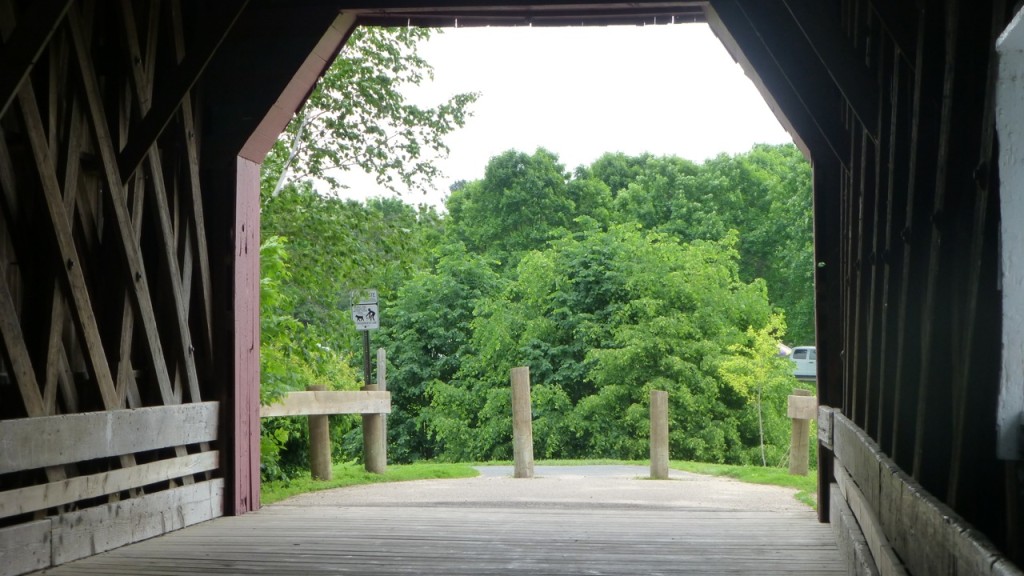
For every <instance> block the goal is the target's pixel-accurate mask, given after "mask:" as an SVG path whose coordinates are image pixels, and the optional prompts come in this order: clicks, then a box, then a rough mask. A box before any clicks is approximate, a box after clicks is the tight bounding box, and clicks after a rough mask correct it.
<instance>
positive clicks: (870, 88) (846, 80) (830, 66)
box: [784, 0, 879, 142]
mask: <svg viewBox="0 0 1024 576" xmlns="http://www.w3.org/2000/svg"><path fill="white" fill-rule="evenodd" d="M784 2H785V5H786V8H787V9H788V10H789V13H790V14H791V15H792V16H793V20H795V21H796V24H797V26H799V28H800V31H801V32H803V34H804V36H805V37H806V38H807V42H808V43H809V44H810V45H811V48H812V49H813V50H814V53H815V54H816V55H817V56H818V58H819V59H820V60H821V62H822V64H824V66H825V69H826V70H827V71H828V74H829V75H830V76H831V78H832V81H833V82H835V84H836V86H837V87H838V88H839V91H840V92H842V94H843V96H844V97H845V98H846V101H847V102H849V103H850V107H851V108H852V109H853V113H854V114H856V115H857V118H858V119H860V122H861V124H863V125H864V127H865V129H867V130H868V131H869V134H870V136H871V138H872V140H875V141H876V142H877V141H878V110H879V106H878V92H879V83H878V81H877V79H875V78H872V76H871V74H870V72H869V71H868V69H867V67H866V66H865V65H864V59H863V58H861V57H858V55H857V54H856V52H855V51H854V49H853V44H852V42H850V40H849V39H848V38H846V37H845V36H844V35H843V34H842V33H841V28H840V26H839V22H836V21H833V19H832V18H831V16H830V14H829V13H828V8H827V7H826V5H825V4H823V3H822V2H820V0H784Z"/></svg>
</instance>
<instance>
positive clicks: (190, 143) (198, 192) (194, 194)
mask: <svg viewBox="0 0 1024 576" xmlns="http://www.w3.org/2000/svg"><path fill="white" fill-rule="evenodd" d="M171 24H172V27H173V38H174V51H175V56H176V58H177V60H178V63H179V64H180V63H181V61H182V60H184V58H185V33H184V25H183V22H182V16H181V2H180V0H174V1H173V2H171ZM181 119H182V123H183V125H184V137H185V155H186V160H187V162H188V185H186V187H185V189H186V196H185V197H186V202H187V204H188V206H189V208H191V213H190V214H189V215H190V216H191V217H192V226H193V228H194V230H195V254H196V256H197V261H198V265H199V289H200V290H199V294H200V301H201V316H200V320H201V322H200V325H201V326H202V330H201V333H202V336H203V338H202V341H203V344H204V351H205V352H206V357H207V358H208V361H210V362H212V361H213V293H212V291H213V287H212V284H211V276H210V256H209V247H208V243H207V240H206V217H205V215H204V212H203V195H202V184H201V182H202V180H201V178H200V176H199V146H198V133H197V132H196V122H195V112H194V111H193V109H192V97H191V95H190V94H189V93H186V94H185V97H184V98H182V101H181ZM186 294H187V292H186Z"/></svg>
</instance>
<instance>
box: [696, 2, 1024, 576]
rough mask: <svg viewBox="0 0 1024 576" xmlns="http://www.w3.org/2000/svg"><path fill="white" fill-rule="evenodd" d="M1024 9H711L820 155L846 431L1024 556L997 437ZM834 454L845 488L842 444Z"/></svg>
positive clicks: (829, 344) (818, 177)
mask: <svg viewBox="0 0 1024 576" xmlns="http://www.w3.org/2000/svg"><path fill="white" fill-rule="evenodd" d="M1012 8H1013V7H1012V6H1008V5H1007V4H1006V2H1003V1H1001V0H994V1H993V0H983V1H980V2H962V1H958V0H948V1H944V2H915V1H903V2H881V1H868V0H836V1H832V2H816V1H810V0H776V1H764V2H743V1H737V0H727V1H726V0H723V1H717V0H713V1H712V2H711V11H710V12H709V19H710V20H711V21H712V23H713V25H714V26H715V27H716V29H717V30H719V33H720V35H721V36H723V39H724V40H725V41H726V44H727V45H730V44H731V47H732V50H733V53H734V55H735V56H737V58H738V59H739V60H740V61H741V63H742V64H744V66H745V67H746V68H747V70H748V73H750V74H751V75H752V76H754V77H755V78H756V79H757V82H758V83H759V84H760V85H761V86H762V90H763V91H764V92H765V93H766V95H767V97H768V99H769V102H770V104H771V105H772V106H773V107H774V108H775V109H776V110H777V111H779V112H780V114H782V115H783V116H785V117H786V119H787V121H788V122H789V123H790V125H791V127H792V129H793V132H794V133H795V135H796V137H797V139H798V140H799V141H800V144H801V145H802V146H803V147H804V149H805V151H806V152H807V153H808V155H809V157H810V158H811V160H812V163H813V165H814V187H815V192H814V201H815V205H814V208H815V250H816V255H815V259H816V264H817V267H818V268H817V270H816V295H817V331H818V333H817V345H818V358H819V394H820V399H821V403H822V404H823V405H828V406H833V407H835V408H836V409H837V410H838V412H839V413H841V414H842V415H843V416H844V417H845V419H846V420H843V422H849V423H851V424H852V425H853V426H854V427H856V429H858V430H860V431H862V432H864V433H865V434H864V435H860V434H846V435H843V436H842V438H843V440H842V441H846V442H857V443H861V444H864V450H863V451H861V450H860V447H858V450H857V451H856V453H857V454H862V455H868V454H869V455H870V459H874V460H878V461H881V462H882V464H883V468H885V467H886V466H887V465H888V463H894V464H895V465H896V468H892V469H891V470H893V471H895V472H894V473H896V472H898V473H900V474H903V473H905V474H906V482H903V481H902V480H901V482H903V484H906V485H907V486H920V487H923V489H924V490H925V491H926V493H925V494H926V496H927V498H934V499H935V500H937V501H938V503H939V504H942V505H943V506H944V508H936V510H946V511H947V512H949V513H951V514H954V515H959V516H960V517H962V518H963V520H965V521H966V522H968V523H970V524H973V525H974V526H975V527H976V528H978V529H979V530H980V531H981V532H983V533H984V534H985V535H986V537H987V538H988V539H990V540H991V541H992V542H993V543H994V545H995V547H996V548H998V549H1001V550H1002V551H1004V552H1005V553H1007V554H1008V555H1010V556H1011V557H1013V558H1016V560H1017V561H1018V562H1019V561H1020V560H1021V557H1022V554H1024V550H1022V546H1024V543H1022V542H1021V536H1020V535H1021V516H1020V510H1021V508H1020V506H1021V504H1020V494H1021V490H1022V484H1021V478H1020V477H1019V475H1018V472H1017V471H1018V469H1019V463H1016V462H1006V461H1000V460H998V459H997V458H996V438H995V433H996V429H995V413H996V405H997V402H998V388H999V386H998V384H999V366H1000V348H1001V321H1002V308H1001V295H1000V292H999V287H998V282H999V266H998V257H999V225H1000V221H999V185H998V174H997V164H998V157H997V156H996V154H997V145H996V141H997V139H996V133H995V115H994V88H995V84H994V82H995V71H996V62H995V59H994V54H995V51H994V48H995V40H996V38H997V36H998V35H999V33H1000V32H1001V31H1002V30H1003V29H1004V27H1005V26H1006V24H1007V23H1008V22H1009V20H1010V17H1011V16H1012V13H1011V9H1012ZM836 441H837V442H840V440H839V439H838V438H837V440H836ZM850 450H851V452H850V454H851V455H852V454H853V453H854V451H853V449H852V448H850ZM838 451H839V449H838V447H837V453H838ZM819 453H820V455H821V456H822V459H823V462H824V463H825V465H824V466H823V474H822V482H821V484H820V486H821V489H822V491H823V492H827V490H828V489H829V486H830V483H831V482H832V481H834V480H835V475H833V474H832V471H831V470H830V469H829V466H830V465H831V454H832V453H831V451H829V450H825V449H823V450H821V451H820V452H819ZM865 458H868V456H865ZM837 462H838V461H837ZM837 465H839V464H837ZM843 465H844V466H847V467H849V468H850V476H852V477H853V479H854V480H855V481H856V480H858V479H859V480H860V484H862V485H861V486H860V488H861V489H863V490H865V491H866V492H867V494H866V496H868V500H869V501H871V502H872V503H873V505H874V507H875V510H874V512H875V513H876V514H878V515H879V516H880V518H881V522H882V523H886V522H889V523H890V524H891V525H890V526H887V528H889V529H891V530H903V531H912V530H913V529H914V528H915V527H914V525H913V522H914V519H913V518H911V517H910V505H909V504H906V503H903V504H901V501H896V502H893V501H885V493H884V491H885V488H884V487H882V486H880V485H879V481H878V476H879V474H883V475H884V472H882V471H880V469H879V468H878V464H877V462H874V463H872V462H868V463H866V464H864V463H858V462H844V463H843ZM872 475H873V476H874V480H871V477H872ZM872 482H873V484H872ZM915 490H916V488H915ZM823 500H825V501H826V502H827V501H828V500H827V498H824V499H823ZM907 501H908V502H909V497H908V500H907ZM903 505H906V507H907V509H906V510H901V509H899V507H900V506H903ZM893 506H895V507H896V510H892V509H891V508H892V507H893ZM887 507H889V508H890V509H889V510H887ZM937 513H938V512H937ZM887 514H888V516H887ZM901 514H902V515H903V516H901ZM823 516H826V517H827V508H825V509H824V514H823ZM957 522H959V520H958V521H957ZM921 540H922V541H924V542H922V546H931V547H932V548H929V549H930V550H933V551H935V552H936V554H935V556H936V557H943V558H945V557H947V556H948V555H949V554H950V552H948V550H943V549H942V546H941V544H940V540H939V539H937V538H936V539H935V541H934V542H931V543H928V542H927V540H928V537H926V536H924V535H922V538H921ZM901 555H903V556H913V555H914V553H913V552H912V551H910V550H906V549H905V550H903V551H902V553H901ZM943 566H946V565H943ZM932 568H934V569H938V566H932V565H929V569H932ZM944 569H945V568H944ZM915 573H921V571H920V569H919V570H918V571H917V572H915Z"/></svg>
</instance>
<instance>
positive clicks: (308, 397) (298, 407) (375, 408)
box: [260, 390, 391, 418]
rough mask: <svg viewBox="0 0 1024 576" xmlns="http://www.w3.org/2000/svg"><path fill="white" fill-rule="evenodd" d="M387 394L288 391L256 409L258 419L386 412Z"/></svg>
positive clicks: (389, 409)
mask: <svg viewBox="0 0 1024 576" xmlns="http://www.w3.org/2000/svg"><path fill="white" fill-rule="evenodd" d="M390 413H391V393H390V392H382V391H373V390H346V391H312V392H289V393H288V394H287V395H286V396H285V397H284V398H282V399H281V401H279V402H276V403H274V404H271V405H269V406H263V407H261V408H260V418H270V417H272V416H318V415H328V414H390Z"/></svg>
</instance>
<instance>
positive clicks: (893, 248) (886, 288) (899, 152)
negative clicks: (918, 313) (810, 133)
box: [874, 51, 910, 453]
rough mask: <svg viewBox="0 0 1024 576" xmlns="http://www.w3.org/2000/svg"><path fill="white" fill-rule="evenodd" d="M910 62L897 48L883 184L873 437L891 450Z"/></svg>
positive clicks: (894, 54)
mask: <svg viewBox="0 0 1024 576" xmlns="http://www.w3.org/2000/svg"><path fill="white" fill-rule="evenodd" d="M906 70H907V66H906V65H905V64H904V62H903V59H902V57H901V55H900V53H899V51H896V52H894V53H893V63H892V77H891V88H890V90H891V92H890V104H889V108H890V111H889V136H888V138H889V143H888V151H889V154H888V158H887V159H886V164H885V166H886V176H887V178H886V183H885V189H886V194H887V199H886V214H885V224H884V228H885V239H884V244H883V248H882V253H881V254H882V256H881V258H882V262H883V271H882V303H881V306H882V316H881V327H880V329H879V332H880V335H881V336H880V342H879V349H880V356H881V358H880V360H879V376H878V378H879V385H880V386H879V387H880V393H879V396H878V407H877V410H878V418H877V419H876V423H877V425H878V427H877V429H876V432H875V436H874V438H875V441H876V442H878V444H879V446H881V447H882V449H883V450H885V451H886V452H888V453H891V452H892V447H893V446H892V445H893V441H892V428H893V415H894V414H895V412H896V386H897V382H896V379H895V373H896V360H897V358H896V354H894V352H895V332H896V327H897V322H898V309H897V307H896V305H895V303H896V300H897V298H898V294H899V282H900V278H901V277H902V270H903V258H902V257H901V256H902V255H901V249H902V246H903V244H902V242H900V240H899V225H900V224H901V223H902V222H904V221H905V220H906V208H907V206H906V203H905V202H904V201H902V200H903V196H904V195H905V194H906V190H907V173H908V170H909V160H908V156H909V152H910V142H909V134H910V114H909V109H910V102H909V99H908V97H907V95H908V94H909V91H908V90H907V86H906V84H907V81H906V79H905V78H904V76H906V75H907V74H908V73H907V72H906Z"/></svg>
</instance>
